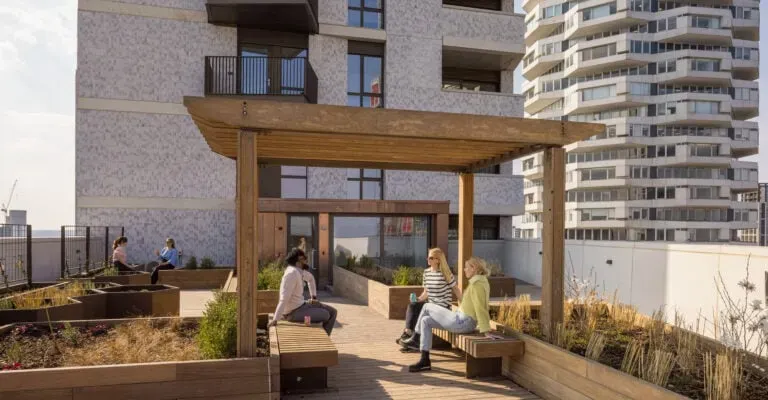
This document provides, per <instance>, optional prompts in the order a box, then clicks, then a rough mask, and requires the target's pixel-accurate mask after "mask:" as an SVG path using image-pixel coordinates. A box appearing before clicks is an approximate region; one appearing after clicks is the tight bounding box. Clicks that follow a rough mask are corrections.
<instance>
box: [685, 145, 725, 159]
mask: <svg viewBox="0 0 768 400" xmlns="http://www.w3.org/2000/svg"><path fill="white" fill-rule="evenodd" d="M689 146H690V154H691V155H692V156H698V157H716V156H718V155H720V146H719V145H716V144H690V145H689Z"/></svg>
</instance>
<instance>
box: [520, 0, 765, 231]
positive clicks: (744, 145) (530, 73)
mask: <svg viewBox="0 0 768 400" xmlns="http://www.w3.org/2000/svg"><path fill="white" fill-rule="evenodd" d="M522 6H523V8H524V10H525V12H526V13H527V14H526V33H525V44H526V55H525V58H524V60H523V75H524V76H525V78H526V79H527V80H528V82H527V83H525V84H524V87H523V91H524V95H525V96H526V100H525V112H526V114H527V115H530V116H531V117H533V118H545V119H555V120H557V119H561V120H568V121H586V122H599V123H602V124H605V125H606V131H605V133H603V134H601V135H598V136H595V137H592V138H590V140H587V141H584V142H580V143H576V144H573V145H570V146H568V147H567V149H566V150H567V151H568V155H567V164H566V179H567V181H566V191H567V193H566V201H567V203H566V238H568V239H583V240H633V241H642V240H649V241H674V242H724V241H738V240H739V237H740V236H741V233H742V232H743V231H744V230H747V229H754V228H756V226H757V222H758V213H757V203H755V202H747V201H739V200H740V194H743V193H746V192H750V191H754V190H756V188H757V179H758V177H757V164H756V163H754V162H747V161H742V160H740V159H741V158H743V157H747V156H751V155H754V154H757V151H758V126H757V122H756V121H755V120H754V119H755V117H756V116H757V115H758V86H757V82H756V81H755V80H756V79H757V78H758V55H759V54H758V40H759V3H758V2H757V1H754V0H726V1H721V0H692V1H686V0H676V1H666V0H587V1H562V0H556V1H553V0H524V1H523V3H522ZM540 164H541V157H540V156H534V157H529V158H526V159H524V160H522V168H523V175H524V177H525V183H524V186H525V188H524V198H525V211H526V213H525V216H523V217H522V218H521V221H519V222H520V223H519V224H517V228H518V233H519V236H520V237H539V236H540V232H541V209H542V208H541V207H542V206H541V194H542V186H541V185H542V182H541V177H542V168H541V165H540Z"/></svg>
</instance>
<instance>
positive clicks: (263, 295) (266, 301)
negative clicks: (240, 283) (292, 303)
mask: <svg viewBox="0 0 768 400" xmlns="http://www.w3.org/2000/svg"><path fill="white" fill-rule="evenodd" d="M223 291H224V292H227V293H232V295H233V296H234V295H235V293H237V277H236V276H234V270H232V271H230V272H229V274H228V275H227V280H226V283H225V284H224V288H223ZM256 298H257V299H258V311H257V312H258V313H259V314H269V313H272V312H274V311H275V308H277V303H278V302H279V301H280V291H279V290H259V291H257V292H256Z"/></svg>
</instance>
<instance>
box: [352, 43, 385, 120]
mask: <svg viewBox="0 0 768 400" xmlns="http://www.w3.org/2000/svg"><path fill="white" fill-rule="evenodd" d="M355 47H359V50H361V52H360V53H355V52H354V50H355ZM362 51H365V53H363V52H362ZM373 53H383V49H381V48H376V47H375V46H374V47H372V48H370V49H369V48H366V47H365V45H361V46H354V45H353V44H352V42H350V54H349V55H348V56H347V105H348V106H352V107H372V108H376V107H384V98H383V96H384V81H383V77H384V74H383V70H384V61H383V60H384V58H383V57H382V56H381V54H379V55H376V54H373Z"/></svg>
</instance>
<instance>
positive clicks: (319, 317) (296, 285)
mask: <svg viewBox="0 0 768 400" xmlns="http://www.w3.org/2000/svg"><path fill="white" fill-rule="evenodd" d="M285 263H286V264H287V265H288V266H287V267H286V268H285V273H284V274H283V280H282V281H281V282H280V301H279V302H278V303H277V308H275V315H274V318H273V319H272V321H269V326H275V325H277V321H279V320H282V319H285V320H288V321H292V322H303V321H304V317H306V316H309V317H310V320H311V322H321V323H322V324H323V328H324V329H325V332H326V333H327V334H328V336H331V332H332V331H333V325H334V324H335V323H336V313H337V311H336V309H335V308H333V307H331V306H328V305H325V304H322V303H320V302H319V301H317V286H316V285H315V277H314V276H312V273H311V272H309V271H308V270H307V269H308V268H309V265H308V264H307V256H306V254H304V252H303V251H302V250H300V249H297V248H294V249H292V250H291V251H290V252H289V253H288V255H287V256H286V257H285ZM305 281H306V282H307V285H308V286H309V294H310V299H309V301H304V282H305Z"/></svg>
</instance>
